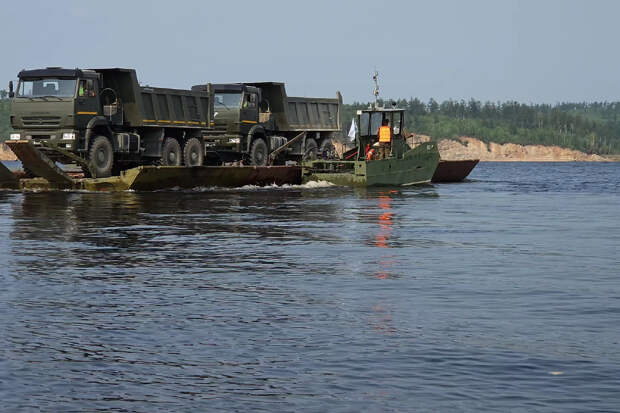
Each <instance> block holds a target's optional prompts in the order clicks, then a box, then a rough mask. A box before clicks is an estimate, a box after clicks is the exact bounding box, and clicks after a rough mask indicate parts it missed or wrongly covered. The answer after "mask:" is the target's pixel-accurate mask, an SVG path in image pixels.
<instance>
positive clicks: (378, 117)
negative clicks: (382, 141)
mask: <svg viewBox="0 0 620 413" xmlns="http://www.w3.org/2000/svg"><path fill="white" fill-rule="evenodd" d="M382 121H383V113H381V112H373V113H372V114H371V115H370V135H379V128H380V127H381V122H382Z"/></svg>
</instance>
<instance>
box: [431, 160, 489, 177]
mask: <svg viewBox="0 0 620 413" xmlns="http://www.w3.org/2000/svg"><path fill="white" fill-rule="evenodd" d="M479 161H480V160H479V159H467V160H462V161H446V160H443V159H442V160H440V161H439V165H437V169H436V170H435V173H434V174H433V179H432V181H433V182H461V181H462V180H464V179H465V178H467V176H468V175H469V174H470V173H471V171H472V170H473V169H474V168H475V167H476V165H478V162H479Z"/></svg>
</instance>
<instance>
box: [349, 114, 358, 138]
mask: <svg viewBox="0 0 620 413" xmlns="http://www.w3.org/2000/svg"><path fill="white" fill-rule="evenodd" d="M355 135H357V123H355V119H352V120H351V128H350V129H349V138H351V141H354V140H355Z"/></svg>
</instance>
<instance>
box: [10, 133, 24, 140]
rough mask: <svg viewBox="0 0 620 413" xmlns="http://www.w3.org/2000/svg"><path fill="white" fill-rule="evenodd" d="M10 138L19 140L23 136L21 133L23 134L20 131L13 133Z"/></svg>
mask: <svg viewBox="0 0 620 413" xmlns="http://www.w3.org/2000/svg"><path fill="white" fill-rule="evenodd" d="M9 138H10V139H11V140H12V141H18V140H20V139H21V138H22V135H21V134H19V133H11V135H10V136H9Z"/></svg>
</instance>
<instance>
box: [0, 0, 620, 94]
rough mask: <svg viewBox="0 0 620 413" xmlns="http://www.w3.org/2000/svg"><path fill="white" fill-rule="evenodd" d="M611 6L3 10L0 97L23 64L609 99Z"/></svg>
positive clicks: (329, 85)
mask: <svg viewBox="0 0 620 413" xmlns="http://www.w3.org/2000/svg"><path fill="white" fill-rule="evenodd" d="M618 16H620V1H615V0H610V1H603V0H590V1H571V0H536V1H529V0H524V1H509V0H506V1H502V0H467V1H465V0H454V1H450V0H443V1H441V0H434V1H428V0H425V1H389V2H382V1H381V2H380V1H337V0H328V1H323V0H306V1H303V2H302V1H292V0H291V1H267V0H263V1H247V2H246V1H217V2H209V1H199V0H193V1H190V0H188V1H183V0H177V1H152V2H147V1H130V0H125V1H116V0H106V1H105V2H86V1H61V0H57V1H39V2H37V1H34V2H33V1H29V2H25V1H22V2H18V1H11V2H3V4H2V17H3V18H2V23H1V25H0V33H1V34H2V38H3V39H5V41H4V47H3V58H2V60H1V61H2V63H1V64H0V80H2V79H4V81H3V84H2V86H0V88H6V86H4V84H6V83H7V82H8V81H9V80H11V79H15V78H16V75H17V73H18V72H19V70H21V69H23V68H37V67H46V66H63V67H82V68H87V67H131V68H135V69H137V71H138V79H139V80H140V82H141V83H143V84H149V85H151V86H161V87H175V88H189V87H190V86H191V85H194V84H198V83H206V82H214V83H215V82H239V81H270V80H271V81H284V82H286V83H287V91H288V93H289V95H305V96H327V97H329V96H333V95H335V93H336V90H340V91H341V92H342V94H343V97H344V100H345V102H349V103H350V102H353V101H355V100H358V101H369V100H371V99H372V89H373V86H372V84H371V75H372V72H373V71H374V69H375V68H376V69H377V70H379V72H380V75H381V79H380V83H381V95H382V96H383V97H385V98H398V97H404V98H409V97H412V96H413V97H420V98H421V99H423V100H428V99H429V98H430V97H435V98H436V99H439V100H443V99H447V98H455V99H462V98H465V99H468V98H470V97H474V98H476V99H480V100H509V99H515V100H518V101H522V102H547V103H555V102H559V101H592V100H620V81H618V77H619V76H620V70H619V66H620V55H619V53H618V41H619V40H620V31H619V29H618V23H617V21H618Z"/></svg>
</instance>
